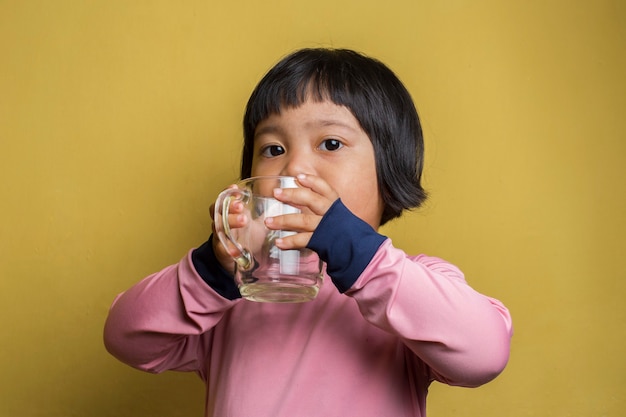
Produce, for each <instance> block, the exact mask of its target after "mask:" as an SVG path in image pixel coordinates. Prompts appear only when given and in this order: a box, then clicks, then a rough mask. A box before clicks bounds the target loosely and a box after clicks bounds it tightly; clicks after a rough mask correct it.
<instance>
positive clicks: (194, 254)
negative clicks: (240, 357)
mask: <svg viewBox="0 0 626 417" xmlns="http://www.w3.org/2000/svg"><path fill="white" fill-rule="evenodd" d="M207 284H208V285H207ZM238 297H239V293H238V291H237V288H236V286H235V284H234V282H233V281H232V277H231V276H230V275H229V274H228V273H227V272H226V271H225V270H223V269H222V268H221V267H220V266H219V264H218V262H217V260H216V259H215V254H214V253H213V250H212V246H211V244H210V243H209V242H207V243H205V244H204V245H202V246H201V247H200V248H198V249H196V250H194V251H191V252H190V253H189V254H188V255H187V256H186V257H185V258H183V259H182V260H181V261H180V262H179V263H178V264H176V265H172V266H169V267H167V268H165V269H164V270H162V271H160V272H158V273H156V274H153V275H151V276H149V277H147V278H145V279H144V280H142V281H141V282H139V283H138V284H136V285H135V286H133V287H131V288H130V289H129V290H127V291H126V292H124V293H122V294H120V295H119V296H118V297H117V298H116V299H115V301H114V302H113V305H112V306H111V310H110V312H109V315H108V317H107V320H106V323H105V327H104V343H105V346H106V348H107V350H108V351H109V352H110V353H111V354H112V355H113V356H115V357H117V358H118V359H119V360H121V361H122V362H125V363H127V364H128V365H131V366H133V367H136V368H139V369H142V370H145V371H149V372H162V371H165V370H169V369H175V370H181V371H198V372H202V365H201V363H200V361H202V360H203V358H204V356H205V355H206V352H207V351H208V350H207V349H208V346H207V345H208V344H209V343H210V340H211V333H210V332H209V330H210V329H211V328H213V327H214V326H215V325H216V324H217V322H218V321H219V320H220V319H221V317H222V315H223V314H224V312H225V311H227V310H228V309H230V308H231V307H232V306H234V305H235V304H236V303H237V301H238V299H237V298H238Z"/></svg>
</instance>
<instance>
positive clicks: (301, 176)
mask: <svg viewBox="0 0 626 417" xmlns="http://www.w3.org/2000/svg"><path fill="white" fill-rule="evenodd" d="M296 178H298V179H299V180H303V179H305V178H306V175H304V174H298V175H296Z"/></svg>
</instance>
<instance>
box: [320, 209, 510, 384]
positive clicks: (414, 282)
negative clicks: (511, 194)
mask: <svg viewBox="0 0 626 417" xmlns="http://www.w3.org/2000/svg"><path fill="white" fill-rule="evenodd" d="M309 247H311V248H312V249H314V250H315V251H317V252H318V253H319V254H320V257H321V258H322V259H323V260H324V261H325V262H327V271H328V274H329V275H330V276H331V278H332V279H333V282H334V283H335V285H336V286H337V287H338V289H339V290H340V291H342V292H345V293H346V295H349V296H351V297H353V298H354V299H355V300H356V301H357V303H358V305H359V309H360V311H361V313H362V314H363V316H364V318H365V319H366V320H368V321H369V322H370V323H372V324H374V325H375V326H377V327H379V328H381V329H383V330H386V331H388V332H390V333H393V334H396V335H398V337H400V338H402V339H403V341H404V343H405V344H406V346H408V347H409V348H410V349H411V351H412V352H414V353H415V355H416V356H418V357H419V358H420V359H421V360H422V361H423V362H424V363H426V364H427V365H428V366H429V368H430V371H431V377H432V378H433V379H437V380H439V381H442V382H445V383H448V384H452V385H463V386H477V385H481V384H483V383H486V382H488V381H489V380H491V379H493V378H495V377H496V376H497V375H498V374H499V373H500V372H501V371H502V370H503V369H504V367H505V365H506V363H507V361H508V357H509V344H510V338H511V333H512V327H511V318H510V315H509V313H508V310H507V309H506V308H505V307H504V306H503V305H502V304H501V303H500V302H498V301H497V300H494V299H492V298H489V297H486V296H484V295H482V294H479V293H478V292H476V291H475V290H473V289H472V288H471V287H470V286H469V285H468V284H467V283H466V282H465V279H464V277H463V274H462V273H461V271H459V269H458V268H456V267H455V266H453V265H451V264H449V263H447V262H445V261H443V260H440V259H437V258H431V257H427V256H423V255H422V256H418V257H408V256H407V255H406V254H405V253H404V252H403V251H401V250H399V249H396V248H394V247H393V246H392V245H391V241H390V240H388V239H386V238H385V237H384V236H381V235H379V234H378V233H376V231H374V229H372V228H371V227H370V226H369V225H367V224H366V223H364V222H362V221H361V220H360V219H358V218H357V217H356V216H354V215H353V214H352V213H351V212H350V211H349V210H348V209H347V208H346V207H345V206H343V204H341V202H340V200H338V201H337V202H335V204H333V206H332V207H331V209H330V210H329V211H328V212H327V213H326V215H325V216H324V218H323V220H322V222H321V223H320V225H319V226H318V228H317V230H316V231H315V233H314V234H313V237H312V239H311V241H310V242H309Z"/></svg>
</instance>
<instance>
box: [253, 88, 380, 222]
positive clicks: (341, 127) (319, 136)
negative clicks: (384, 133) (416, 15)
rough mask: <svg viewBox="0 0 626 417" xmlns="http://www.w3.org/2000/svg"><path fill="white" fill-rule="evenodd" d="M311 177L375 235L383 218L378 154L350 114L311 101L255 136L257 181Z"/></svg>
mask: <svg viewBox="0 0 626 417" xmlns="http://www.w3.org/2000/svg"><path fill="white" fill-rule="evenodd" d="M301 173H302V174H311V175H316V176H318V177H321V178H322V179H324V180H326V182H328V184H329V185H330V186H331V187H332V188H334V189H335V191H336V192H337V193H338V194H339V196H340V197H341V200H342V201H343V203H344V204H345V205H346V207H348V208H349V209H350V210H351V211H352V212H353V213H354V214H355V215H356V216H358V217H359V218H361V219H362V220H364V221H366V222H367V223H369V224H370V225H371V226H372V227H373V228H374V229H377V228H378V226H379V225H380V218H381V215H382V212H383V202H382V198H381V196H380V195H379V192H378V181H377V176H376V163H375V160H374V148H373V146H372V142H371V141H370V139H369V137H368V136H367V134H366V133H365V132H364V131H363V129H362V128H361V126H360V124H359V122H358V121H357V120H356V118H355V117H354V116H353V115H352V113H351V112H350V110H348V109H347V108H346V107H344V106H338V105H336V104H334V103H332V102H331V101H321V102H316V101H311V100H307V101H305V102H304V103H303V104H302V105H301V106H299V107H296V108H287V109H283V110H282V111H281V113H280V114H272V115H270V116H269V117H268V118H267V119H265V120H263V121H261V122H260V123H259V124H258V126H257V127H256V130H255V134H254V156H253V159H252V176H259V175H290V176H296V175H297V174H301Z"/></svg>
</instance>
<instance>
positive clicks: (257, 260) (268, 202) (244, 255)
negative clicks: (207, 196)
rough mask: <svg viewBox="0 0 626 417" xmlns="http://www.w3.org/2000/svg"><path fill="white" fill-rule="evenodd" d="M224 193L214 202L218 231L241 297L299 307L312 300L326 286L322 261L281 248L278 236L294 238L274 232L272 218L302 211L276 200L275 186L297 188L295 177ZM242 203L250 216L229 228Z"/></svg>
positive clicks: (255, 181)
mask: <svg viewBox="0 0 626 417" xmlns="http://www.w3.org/2000/svg"><path fill="white" fill-rule="evenodd" d="M237 187H238V188H237V189H227V190H224V191H222V192H221V193H220V194H219V196H218V197H217V201H216V203H215V215H214V221H215V232H216V235H217V237H218V238H219V240H220V242H221V243H222V245H224V247H225V248H226V250H227V252H228V253H229V254H230V256H231V257H232V258H233V260H234V261H235V283H236V284H237V286H238V288H239V292H240V293H241V296H242V297H244V298H246V299H248V300H252V301H261V302H273V303H297V302H304V301H310V300H313V299H314V298H315V297H316V296H317V293H318V292H319V289H320V286H321V284H322V278H323V273H322V261H321V260H320V259H319V257H318V256H317V254H316V253H315V252H314V251H312V250H310V249H306V248H303V249H296V250H282V249H279V248H278V247H276V244H275V241H276V239H278V238H281V237H285V236H289V235H292V234H295V232H293V231H289V230H270V229H268V228H267V227H266V226H265V219H266V218H267V217H274V216H279V215H283V214H293V213H300V209H298V208H296V207H294V206H291V205H288V204H285V203H282V202H280V201H278V200H276V199H275V198H273V190H274V189H275V188H296V187H297V185H296V180H295V178H294V177H285V176H266V177H252V178H248V179H246V180H243V181H241V182H239V183H237ZM235 201H239V202H241V203H242V204H243V207H244V210H243V214H244V215H245V216H246V217H247V222H246V225H245V226H244V227H242V228H233V229H231V228H230V226H229V224H228V213H229V211H230V205H231V204H232V203H233V202H235Z"/></svg>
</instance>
